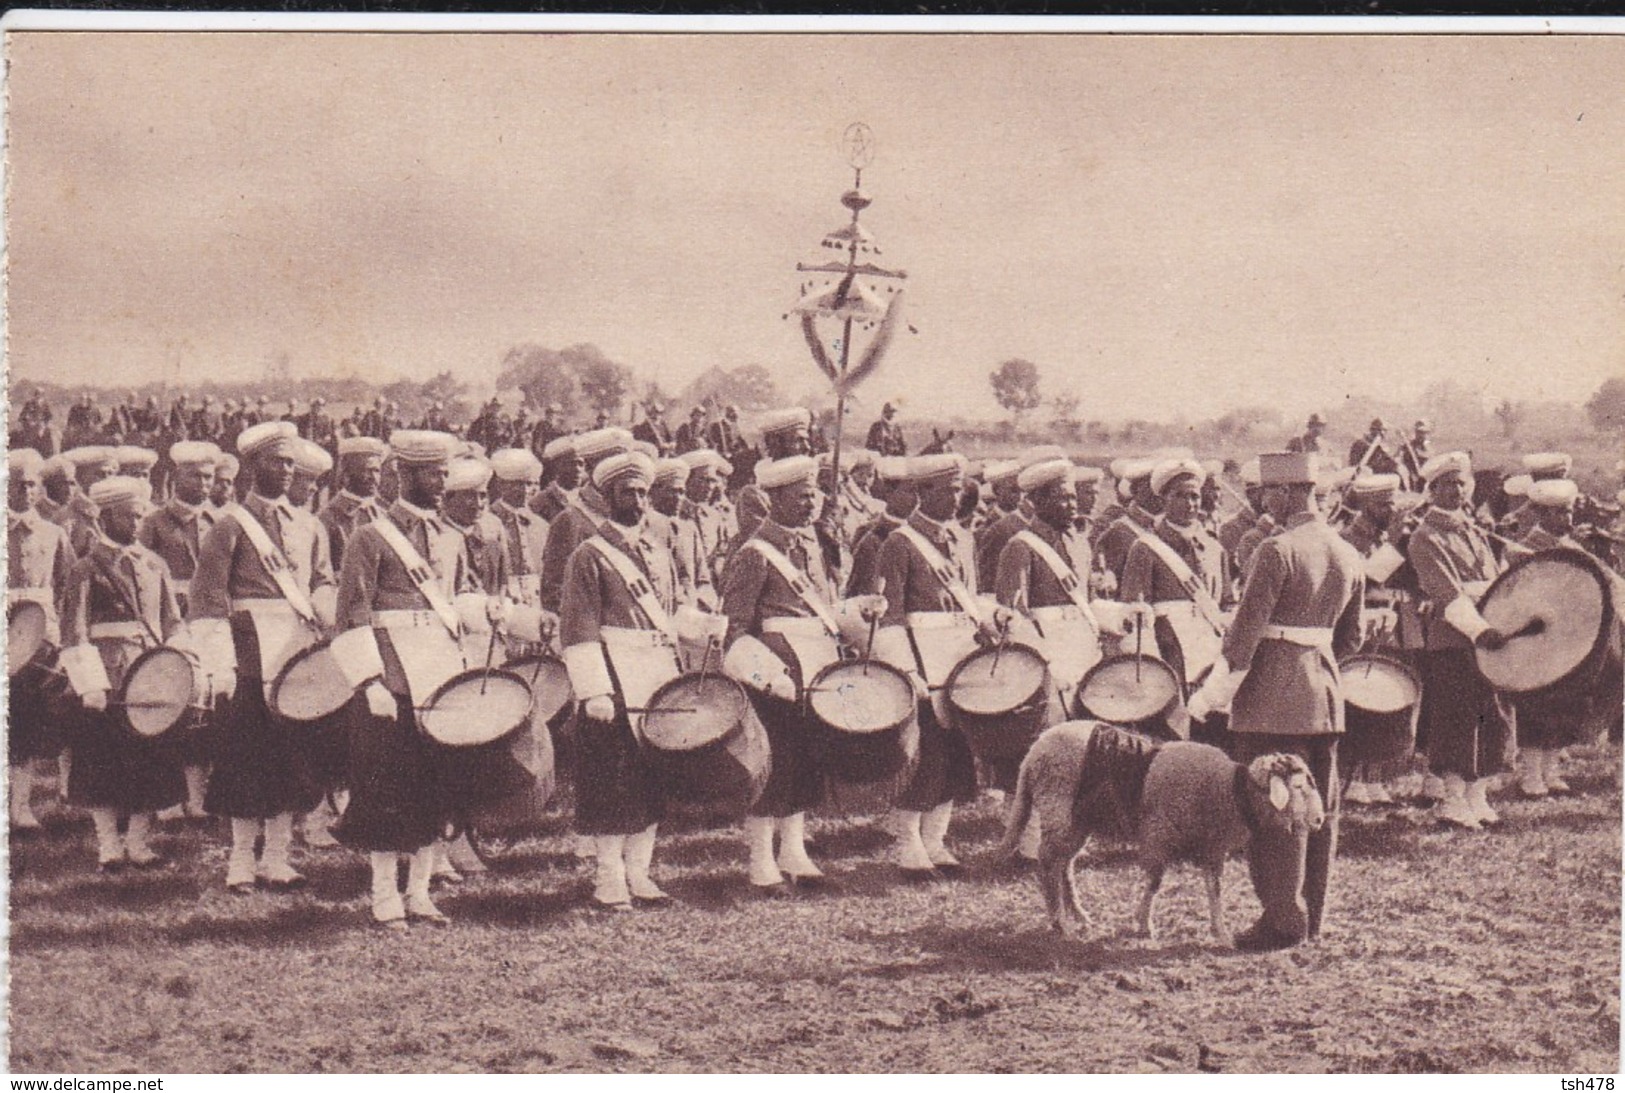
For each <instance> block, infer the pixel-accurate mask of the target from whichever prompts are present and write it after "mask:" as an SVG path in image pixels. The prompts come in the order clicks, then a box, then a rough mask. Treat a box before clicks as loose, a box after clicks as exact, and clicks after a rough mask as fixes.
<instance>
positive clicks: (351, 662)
mask: <svg viewBox="0 0 1625 1093" xmlns="http://www.w3.org/2000/svg"><path fill="white" fill-rule="evenodd" d="M328 648H329V649H331V650H332V653H333V659H334V660H335V661H337V662H338V666H339V671H340V672H342V673H344V681H345V682H346V683H348V684H349V685H350V686H351V687H352V688H356V687H360V686H361V685H362V684H364V683H367V682H369V681H371V680H374V679H377V678H379V677H380V676H382V675H383V674H384V657H383V654H382V653H380V652H379V651H378V636H377V635H376V634H374V633H373V630H372V627H370V626H357V627H356V628H355V629H353V630H346V631H345V632H344V633H342V634H340V635H338V636H337V637H335V638H334V639H333V643H332V644H331V645H330V646H328Z"/></svg>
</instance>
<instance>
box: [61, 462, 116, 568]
mask: <svg viewBox="0 0 1625 1093" xmlns="http://www.w3.org/2000/svg"><path fill="white" fill-rule="evenodd" d="M63 458H64V459H67V460H68V461H69V462H70V463H72V464H73V476H74V481H75V482H76V483H77V485H78V487H79V488H78V489H77V490H75V491H74V494H73V496H72V497H71V498H69V499H68V504H67V507H66V508H65V509H64V510H63V524H62V526H63V527H64V528H66V529H67V532H68V545H69V546H70V547H72V548H73V556H74V557H75V558H83V557H84V556H85V555H87V554H89V553H90V550H91V548H92V547H94V546H95V545H96V544H97V543H98V542H99V541H100V540H101V537H102V535H101V528H100V527H99V526H98V525H97V523H96V506H95V505H94V504H93V503H92V502H91V500H90V487H92V486H94V485H95V484H96V483H97V482H100V481H101V480H102V479H104V478H107V477H110V476H111V475H114V474H117V473H118V461H117V459H116V458H115V457H114V454H113V449H112V448H108V447H103V446H100V445H91V446H87V447H83V448H72V449H70V450H69V451H68V452H66V453H65V454H64V456H63Z"/></svg>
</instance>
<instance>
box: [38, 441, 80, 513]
mask: <svg viewBox="0 0 1625 1093" xmlns="http://www.w3.org/2000/svg"><path fill="white" fill-rule="evenodd" d="M29 450H30V451H32V450H33V449H29ZM40 486H41V490H40V499H39V503H38V504H37V505H35V508H36V509H38V510H39V514H40V515H41V516H43V517H45V518H46V519H47V520H49V521H51V522H52V523H54V524H58V525H60V524H61V522H62V519H63V518H64V516H65V515H66V509H67V506H68V502H69V501H70V500H72V498H73V487H74V481H73V463H72V462H70V461H69V460H68V459H67V457H66V456H63V455H60V454H59V455H53V456H52V457H51V458H49V459H47V460H46V461H45V465H44V466H43V467H41V468H40Z"/></svg>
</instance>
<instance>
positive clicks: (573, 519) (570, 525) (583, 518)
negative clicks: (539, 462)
mask: <svg viewBox="0 0 1625 1093" xmlns="http://www.w3.org/2000/svg"><path fill="white" fill-rule="evenodd" d="M560 493H561V494H562V493H563V491H562V490H561V491H560ZM549 519H550V520H551V523H549V524H548V525H547V545H546V546H544V547H543V548H542V606H543V607H545V608H547V609H548V610H549V611H553V612H559V611H560V609H561V604H562V602H563V590H564V581H565V573H566V571H567V567H568V566H569V563H570V557H571V555H573V554H574V553H575V551H576V547H578V546H580V545H581V544H582V543H584V542H586V541H587V540H588V539H591V538H592V537H593V536H594V535H596V534H598V527H599V525H600V524H602V523H604V522H605V521H607V520H608V519H609V506H608V504H606V503H605V501H604V496H603V494H601V493H599V492H598V491H597V490H596V489H595V488H593V486H591V485H590V484H589V485H585V486H582V487H581V490H580V492H579V494H577V496H576V498H575V499H574V500H573V501H571V502H570V503H568V504H567V505H566V506H565V507H564V508H563V509H561V510H560V511H559V514H558V515H557V516H552V517H549Z"/></svg>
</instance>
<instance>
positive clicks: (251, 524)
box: [224, 505, 319, 626]
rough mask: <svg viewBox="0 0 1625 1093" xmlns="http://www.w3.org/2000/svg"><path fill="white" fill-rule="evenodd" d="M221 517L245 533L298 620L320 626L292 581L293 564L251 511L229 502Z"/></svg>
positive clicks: (302, 591) (313, 612)
mask: <svg viewBox="0 0 1625 1093" xmlns="http://www.w3.org/2000/svg"><path fill="white" fill-rule="evenodd" d="M224 516H225V517H227V518H229V519H232V520H235V521H237V526H238V527H240V528H242V529H243V534H244V535H246V536H248V542H249V545H250V546H252V547H253V548H254V553H255V554H257V555H259V559H260V564H261V565H262V566H264V567H265V571H266V572H267V573H269V574H270V575H271V579H272V580H273V581H275V582H276V587H277V591H279V592H281V593H282V598H283V599H285V600H287V601H288V603H290V604H292V605H293V609H294V611H295V612H296V613H297V614H298V615H299V617H300V618H301V619H303V620H304V621H305V622H307V623H309V624H310V625H312V626H319V624H318V623H317V621H316V609H315V608H314V607H312V606H311V604H310V597H309V596H307V595H305V590H304V589H302V588H300V587H299V582H298V581H296V580H294V575H293V564H292V563H291V562H289V561H288V558H287V555H285V554H283V553H282V551H281V550H280V549H278V547H277V545H276V544H275V543H273V542H272V541H271V536H270V534H269V533H268V532H267V531H266V530H265V528H264V527H263V526H261V524H260V522H259V521H258V520H256V519H254V514H253V513H251V512H249V511H248V509H247V508H245V507H243V506H242V505H232V506H231V507H230V508H228V509H227V510H226V511H225V513H224Z"/></svg>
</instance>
